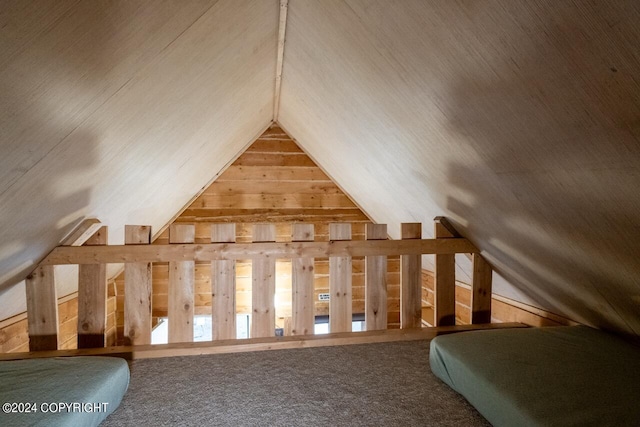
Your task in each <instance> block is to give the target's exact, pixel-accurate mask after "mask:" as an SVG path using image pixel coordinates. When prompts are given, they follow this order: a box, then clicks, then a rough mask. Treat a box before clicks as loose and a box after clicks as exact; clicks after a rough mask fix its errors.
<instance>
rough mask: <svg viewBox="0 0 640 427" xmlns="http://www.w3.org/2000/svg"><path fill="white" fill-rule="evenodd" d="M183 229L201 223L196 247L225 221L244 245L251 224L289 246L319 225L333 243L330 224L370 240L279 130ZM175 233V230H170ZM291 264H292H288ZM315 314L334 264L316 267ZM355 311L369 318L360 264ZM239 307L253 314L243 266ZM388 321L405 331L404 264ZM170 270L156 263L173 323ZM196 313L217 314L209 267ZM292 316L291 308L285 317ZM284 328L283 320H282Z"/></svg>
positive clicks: (201, 267) (260, 142)
mask: <svg viewBox="0 0 640 427" xmlns="http://www.w3.org/2000/svg"><path fill="white" fill-rule="evenodd" d="M174 222H176V223H195V224H196V243H208V242H210V225H211V224H213V223H220V222H233V223H238V226H237V230H236V233H237V241H238V242H249V241H251V224H252V223H265V222H270V223H277V224H278V225H277V227H276V231H277V236H276V240H277V241H288V240H290V239H291V238H290V236H291V223H294V222H305V223H313V224H314V225H315V239H316V241H327V240H328V224H329V223H331V222H350V223H351V224H352V238H353V239H354V240H361V239H364V224H365V223H367V222H371V221H370V219H369V218H368V217H367V216H366V215H365V214H364V213H363V212H362V211H361V210H360V209H359V208H358V207H357V206H356V205H355V204H354V203H353V201H352V200H351V199H350V198H349V197H348V196H347V195H346V194H345V193H344V192H343V191H342V190H341V189H340V188H339V187H338V186H337V185H336V184H335V183H334V182H333V181H332V180H331V179H330V178H329V177H328V176H327V175H326V174H325V173H324V172H323V171H322V170H321V169H320V168H319V167H318V165H316V164H315V163H314V162H313V160H311V158H309V156H307V155H306V154H305V153H304V151H302V150H301V149H300V147H298V145H297V144H296V143H295V141H294V140H293V139H291V137H289V136H288V135H287V134H286V133H285V132H284V131H283V130H282V129H281V128H280V127H278V126H272V127H271V128H269V129H268V130H267V131H266V132H264V134H263V135H262V136H260V137H259V138H258V139H257V140H256V141H255V142H254V143H253V144H252V145H251V146H249V147H248V148H247V149H246V150H245V152H244V153H243V154H242V155H240V157H238V158H237V159H236V161H235V162H233V163H232V164H231V165H230V166H229V168H228V169H227V170H226V171H225V172H223V173H222V174H221V175H220V177H219V178H217V179H216V180H215V181H214V182H213V183H212V184H211V185H209V187H208V188H207V189H206V190H205V191H204V192H203V193H202V194H201V195H200V196H199V197H198V198H197V199H196V200H195V201H193V202H192V203H191V205H190V206H188V207H187V208H186V209H185V210H184V211H183V213H182V214H181V215H180V216H179V217H178V218H176V220H175V221H174ZM167 229H168V227H167ZM168 242H169V233H168V231H164V232H163V233H162V234H161V235H160V236H159V237H158V238H157V239H156V240H155V242H154V243H157V244H166V243H168ZM289 265H290V264H289ZM289 265H287V263H279V264H278V271H277V273H278V274H279V276H280V277H281V278H282V277H284V280H279V283H281V284H282V286H280V285H279V286H278V289H277V293H278V295H277V298H280V297H282V299H284V300H286V299H287V298H289V301H290V297H288V295H290V292H291V285H290V271H289V278H288V279H287V269H290V267H289ZM315 272H316V275H315V292H316V307H315V309H316V310H315V311H316V315H326V314H328V303H327V302H321V301H318V297H317V294H318V293H321V292H322V293H324V292H328V291H329V275H328V262H326V261H324V262H323V261H317V262H316V266H315ZM353 272H354V276H353V300H354V305H353V312H354V313H363V312H364V261H363V260H362V259H354V260H353ZM236 274H237V294H236V305H237V311H238V312H239V313H249V312H250V309H251V265H250V264H249V263H242V262H240V263H238V265H237V268H236ZM387 279H388V292H389V301H388V316H389V317H388V320H389V323H390V326H391V327H393V326H397V325H398V324H399V280H400V277H399V266H398V261H397V259H393V260H391V261H390V264H389V272H388V278H387ZM116 286H117V293H118V295H123V294H124V277H123V275H122V274H121V275H120V276H119V277H118V278H117V279H116ZM167 289H168V268H167V266H166V265H162V264H154V270H153V301H152V310H153V316H154V317H161V316H166V314H167V305H168V293H167ZM195 301H196V313H202V314H205V313H210V312H211V282H210V268H209V265H208V264H206V263H203V264H198V265H196V297H195ZM123 302H124V300H123V298H119V299H118V330H119V333H118V336H122V330H123V325H124V318H123ZM277 314H283V315H284V316H286V315H287V310H286V308H285V309H284V310H283V312H282V313H277ZM278 322H279V323H281V324H282V325H283V324H284V323H283V319H278Z"/></svg>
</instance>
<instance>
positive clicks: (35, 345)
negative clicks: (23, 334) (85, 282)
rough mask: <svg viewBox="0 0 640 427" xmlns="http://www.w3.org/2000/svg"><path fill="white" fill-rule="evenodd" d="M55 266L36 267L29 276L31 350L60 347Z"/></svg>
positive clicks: (28, 316)
mask: <svg viewBox="0 0 640 427" xmlns="http://www.w3.org/2000/svg"><path fill="white" fill-rule="evenodd" d="M54 274H55V273H54V266H53V265H45V266H40V267H38V268H36V269H35V270H34V271H33V273H31V274H30V275H29V276H27V280H26V291H27V323H28V325H29V351H41V350H57V349H58V297H57V294H56V283H55V276H54Z"/></svg>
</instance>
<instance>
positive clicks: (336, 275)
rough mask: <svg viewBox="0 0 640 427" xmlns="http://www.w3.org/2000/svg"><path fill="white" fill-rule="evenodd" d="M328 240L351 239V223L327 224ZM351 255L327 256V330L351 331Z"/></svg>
mask: <svg viewBox="0 0 640 427" xmlns="http://www.w3.org/2000/svg"><path fill="white" fill-rule="evenodd" d="M329 240H332V241H334V240H351V224H348V223H333V224H329ZM351 271H352V262H351V257H329V293H330V295H331V296H330V299H329V331H330V332H351V329H352V328H351V325H352V321H353V320H352V310H353V307H352V301H353V297H352V294H351V281H352V277H351Z"/></svg>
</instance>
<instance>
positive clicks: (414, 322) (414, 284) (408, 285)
mask: <svg viewBox="0 0 640 427" xmlns="http://www.w3.org/2000/svg"><path fill="white" fill-rule="evenodd" d="M400 227H401V235H402V239H403V240H406V239H421V238H422V224H421V223H419V222H418V223H402V224H401V225H400ZM421 273H422V256H421V255H401V256H400V282H401V288H400V328H402V329H407V328H420V327H422V283H421V279H422V277H421Z"/></svg>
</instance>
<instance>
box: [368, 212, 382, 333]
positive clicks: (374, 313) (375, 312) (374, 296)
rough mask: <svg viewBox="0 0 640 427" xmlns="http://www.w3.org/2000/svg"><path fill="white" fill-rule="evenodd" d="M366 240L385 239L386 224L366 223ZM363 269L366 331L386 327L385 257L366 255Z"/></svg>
mask: <svg viewBox="0 0 640 427" xmlns="http://www.w3.org/2000/svg"><path fill="white" fill-rule="evenodd" d="M365 235H366V236H365V238H366V239H367V240H386V239H387V225H386V224H367V225H366V229H365ZM364 270H365V285H364V286H365V306H366V312H365V323H366V328H367V331H373V330H376V329H387V257H386V256H366V257H365V258H364Z"/></svg>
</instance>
